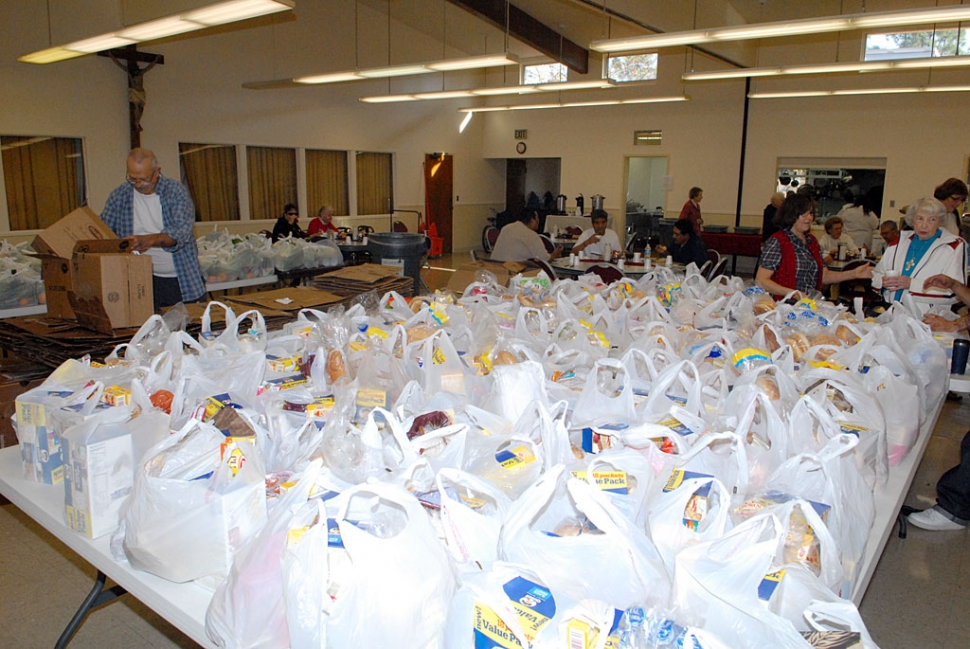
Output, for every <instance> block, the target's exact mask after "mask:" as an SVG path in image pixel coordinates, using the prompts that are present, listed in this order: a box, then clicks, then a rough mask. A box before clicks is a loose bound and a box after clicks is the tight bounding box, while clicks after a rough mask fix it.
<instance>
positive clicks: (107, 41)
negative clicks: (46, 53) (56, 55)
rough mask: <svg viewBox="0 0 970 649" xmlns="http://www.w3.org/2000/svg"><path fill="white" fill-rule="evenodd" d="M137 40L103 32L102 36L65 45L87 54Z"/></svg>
mask: <svg viewBox="0 0 970 649" xmlns="http://www.w3.org/2000/svg"><path fill="white" fill-rule="evenodd" d="M136 42H137V41H135V40H132V39H130V38H120V37H118V36H115V35H114V34H102V35H101V36H94V37H92V38H85V39H84V40H83V41H74V42H73V43H68V44H67V45H65V46H64V49H66V50H74V51H75V52H84V53H85V54H93V53H94V52H100V51H101V50H110V49H111V48H112V47H124V46H126V45H134V44H135V43H136Z"/></svg>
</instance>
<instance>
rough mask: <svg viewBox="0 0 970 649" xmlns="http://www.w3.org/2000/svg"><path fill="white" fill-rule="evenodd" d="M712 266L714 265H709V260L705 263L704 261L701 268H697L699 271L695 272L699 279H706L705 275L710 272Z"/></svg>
mask: <svg viewBox="0 0 970 649" xmlns="http://www.w3.org/2000/svg"><path fill="white" fill-rule="evenodd" d="M713 265H714V264H712V263H711V260H710V259H708V260H707V261H705V262H704V264H703V265H702V266H701V267H700V268H699V269H698V270H697V274H698V275H700V276H701V277H703V278H704V279H707V273H708V272H710V270H711V266H713Z"/></svg>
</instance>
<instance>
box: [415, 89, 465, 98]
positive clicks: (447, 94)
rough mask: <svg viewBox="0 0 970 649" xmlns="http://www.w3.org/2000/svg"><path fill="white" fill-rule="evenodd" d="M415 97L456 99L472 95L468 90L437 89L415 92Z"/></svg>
mask: <svg viewBox="0 0 970 649" xmlns="http://www.w3.org/2000/svg"><path fill="white" fill-rule="evenodd" d="M412 96H413V97H414V98H415V99H458V98H460V97H474V96H475V95H473V94H472V93H471V91H469V90H439V91H438V92H416V93H414V94H413V95H412Z"/></svg>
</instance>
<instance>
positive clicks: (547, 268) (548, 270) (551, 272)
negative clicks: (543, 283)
mask: <svg viewBox="0 0 970 649" xmlns="http://www.w3.org/2000/svg"><path fill="white" fill-rule="evenodd" d="M529 263H530V264H532V265H533V266H537V267H538V268H539V270H541V271H542V272H544V273H545V274H546V275H548V276H549V279H552V280H555V279H559V278H558V277H556V269H555V268H553V267H552V264H550V263H549V262H548V261H546V260H545V259H537V258H535V257H533V258H532V259H530V260H529Z"/></svg>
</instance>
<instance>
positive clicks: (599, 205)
mask: <svg viewBox="0 0 970 649" xmlns="http://www.w3.org/2000/svg"><path fill="white" fill-rule="evenodd" d="M589 200H591V201H592V203H593V209H594V210H601V209H603V201H605V200H606V197H605V196H603V195H601V194H593V195H592V196H590V197H589Z"/></svg>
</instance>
